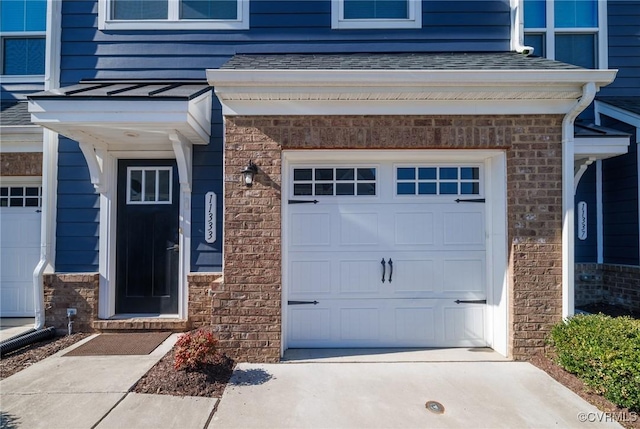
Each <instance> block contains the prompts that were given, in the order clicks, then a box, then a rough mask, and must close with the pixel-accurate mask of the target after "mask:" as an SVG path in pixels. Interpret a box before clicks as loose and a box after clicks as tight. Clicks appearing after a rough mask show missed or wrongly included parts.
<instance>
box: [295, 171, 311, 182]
mask: <svg viewBox="0 0 640 429" xmlns="http://www.w3.org/2000/svg"><path fill="white" fill-rule="evenodd" d="M312 171H313V170H311V169H310V168H296V169H295V170H293V180H295V181H298V180H312V178H313V175H312Z"/></svg>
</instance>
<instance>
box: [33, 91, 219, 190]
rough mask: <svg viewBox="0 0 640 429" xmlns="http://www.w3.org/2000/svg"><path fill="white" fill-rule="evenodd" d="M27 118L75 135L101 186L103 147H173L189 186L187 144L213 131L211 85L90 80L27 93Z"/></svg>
mask: <svg viewBox="0 0 640 429" xmlns="http://www.w3.org/2000/svg"><path fill="white" fill-rule="evenodd" d="M28 99H29V112H30V113H31V121H32V122H33V123H34V124H36V125H41V126H42V127H44V128H47V129H50V130H52V131H55V132H57V133H59V134H61V135H63V136H65V137H68V138H70V139H73V140H75V141H77V142H78V143H79V145H80V149H81V150H82V152H83V154H84V156H85V158H86V160H87V164H88V166H89V171H90V173H91V180H92V182H93V184H94V185H95V187H96V188H97V189H98V190H99V191H100V192H101V193H102V192H104V191H105V187H104V186H105V185H104V180H103V177H102V176H103V171H102V162H101V159H100V158H101V152H102V151H109V152H119V153H127V152H132V151H136V152H144V151H148V152H149V153H152V152H154V153H158V152H166V153H173V154H174V156H175V158H176V160H177V163H178V169H179V175H180V183H181V185H184V186H186V187H187V188H188V189H190V187H191V150H192V149H191V148H192V146H193V145H206V144H208V143H209V140H210V136H211V107H212V95H211V88H210V87H209V85H207V84H206V83H204V82H155V81H140V82H129V81H128V82H122V81H89V82H81V83H79V84H77V85H73V86H70V87H64V88H60V89H55V90H50V91H45V92H40V93H36V94H33V95H31V96H29V97H28Z"/></svg>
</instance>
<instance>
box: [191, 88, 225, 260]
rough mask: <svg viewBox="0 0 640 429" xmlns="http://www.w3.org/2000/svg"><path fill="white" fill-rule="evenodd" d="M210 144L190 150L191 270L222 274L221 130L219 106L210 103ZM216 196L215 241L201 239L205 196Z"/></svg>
mask: <svg viewBox="0 0 640 429" xmlns="http://www.w3.org/2000/svg"><path fill="white" fill-rule="evenodd" d="M212 122H213V123H212V124H211V134H212V136H213V137H212V138H211V142H210V143H209V144H208V145H207V146H197V147H194V148H193V176H192V177H193V179H192V180H193V183H192V190H191V191H192V193H191V271H192V272H217V271H222V223H223V215H224V213H223V201H222V200H223V198H222V190H223V182H222V179H223V171H222V153H223V143H222V135H223V127H222V106H220V103H219V102H218V99H217V98H215V97H214V100H213V115H212ZM209 191H212V192H215V193H216V197H217V198H216V202H217V207H216V241H215V243H207V242H206V241H205V239H204V230H205V223H204V207H205V194H206V193H207V192H209Z"/></svg>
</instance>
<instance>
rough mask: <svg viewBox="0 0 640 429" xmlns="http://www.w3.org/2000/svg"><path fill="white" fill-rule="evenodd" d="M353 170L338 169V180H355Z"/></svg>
mask: <svg viewBox="0 0 640 429" xmlns="http://www.w3.org/2000/svg"><path fill="white" fill-rule="evenodd" d="M353 178H354V172H353V168H336V180H353Z"/></svg>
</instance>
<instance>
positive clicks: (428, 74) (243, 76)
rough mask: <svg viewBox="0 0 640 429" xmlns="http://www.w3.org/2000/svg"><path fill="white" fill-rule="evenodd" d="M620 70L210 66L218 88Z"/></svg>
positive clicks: (449, 81)
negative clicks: (291, 68) (238, 68)
mask: <svg viewBox="0 0 640 429" xmlns="http://www.w3.org/2000/svg"><path fill="white" fill-rule="evenodd" d="M616 73H617V70H588V69H576V70H407V69H403V70H235V69H208V70H207V79H208V81H209V84H210V85H212V86H214V87H224V86H252V87H253V86H255V87H260V86H292V85H296V84H306V85H309V84H312V85H313V86H320V87H322V86H334V85H338V86H345V85H349V86H354V85H355V86H370V85H375V86H380V85H384V86H389V85H393V84H399V85H418V86H426V87H430V86H438V85H445V86H447V85H451V86H454V87H455V86H459V85H465V84H476V85H479V86H506V85H508V84H523V83H524V84H542V83H544V84H550V85H555V84H566V83H572V84H575V85H580V86H582V85H583V84H584V83H586V82H594V83H596V85H602V86H604V85H608V84H609V83H611V82H613V79H614V78H615V75H616Z"/></svg>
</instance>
